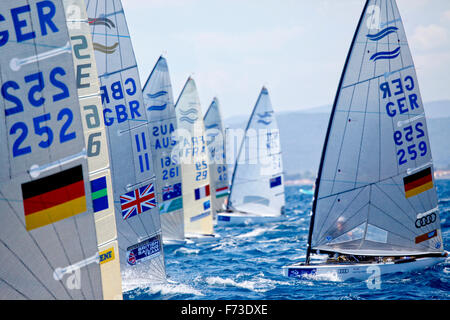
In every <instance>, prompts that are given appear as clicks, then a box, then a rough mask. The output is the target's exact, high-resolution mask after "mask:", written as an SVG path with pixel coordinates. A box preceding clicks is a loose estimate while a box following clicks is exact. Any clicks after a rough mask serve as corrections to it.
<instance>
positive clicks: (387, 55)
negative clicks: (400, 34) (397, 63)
mask: <svg viewBox="0 0 450 320" xmlns="http://www.w3.org/2000/svg"><path fill="white" fill-rule="evenodd" d="M399 54H400V47H398V48H397V49H395V50H393V51H381V52H377V53H375V54H374V55H372V56H371V57H370V60H373V61H377V60H384V59H394V58H397V57H398V55H399Z"/></svg>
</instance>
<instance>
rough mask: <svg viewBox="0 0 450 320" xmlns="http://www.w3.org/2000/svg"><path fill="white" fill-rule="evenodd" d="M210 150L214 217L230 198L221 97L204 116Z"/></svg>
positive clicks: (213, 102) (216, 99)
mask: <svg viewBox="0 0 450 320" xmlns="http://www.w3.org/2000/svg"><path fill="white" fill-rule="evenodd" d="M203 122H204V124H205V131H206V138H207V142H206V144H207V146H208V152H209V170H210V175H211V201H212V203H211V207H212V210H213V217H216V216H217V212H218V211H219V210H220V211H223V210H224V209H226V201H227V200H228V191H229V190H228V174H227V163H226V153H225V136H224V128H223V122H222V115H221V113H220V104H219V99H218V98H214V99H213V101H212V102H211V104H210V105H209V108H208V110H207V111H206V114H205V116H204V117H203Z"/></svg>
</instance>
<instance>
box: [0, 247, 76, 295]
mask: <svg viewBox="0 0 450 320" xmlns="http://www.w3.org/2000/svg"><path fill="white" fill-rule="evenodd" d="M0 244H2V245H3V246H4V247H5V248H6V249H7V250H8V251H9V252H11V254H12V255H13V256H14V257H15V258H16V259H17V260H18V261H19V262H20V263H21V264H22V265H23V267H24V268H25V269H26V270H27V271H28V272H29V273H30V274H31V275H32V276H33V277H34V278H35V279H36V281H37V282H38V283H40V284H41V286H42V287H43V288H44V289H45V290H46V291H47V292H48V293H49V294H50V295H51V296H52V297H53V298H54V299H55V300H56V296H55V295H54V294H53V292H51V291H50V289H49V288H47V286H46V285H45V284H44V283H43V282H42V281H41V280H40V279H39V277H38V276H37V275H35V274H34V272H33V271H32V270H31V269H30V268H29V267H28V266H27V264H26V263H25V262H24V261H23V260H22V259H20V258H19V256H18V255H16V253H15V252H14V250H12V249H11V248H10V247H9V246H8V245H7V244H6V243H5V242H4V241H3V239H0ZM69 297H70V295H69ZM72 299H73V298H72Z"/></svg>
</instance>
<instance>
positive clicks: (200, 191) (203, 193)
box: [195, 184, 210, 200]
mask: <svg viewBox="0 0 450 320" xmlns="http://www.w3.org/2000/svg"><path fill="white" fill-rule="evenodd" d="M209 194H210V192H209V184H207V185H206V186H203V187H200V188H197V189H195V200H200V199H201V198H204V197H208V196H209Z"/></svg>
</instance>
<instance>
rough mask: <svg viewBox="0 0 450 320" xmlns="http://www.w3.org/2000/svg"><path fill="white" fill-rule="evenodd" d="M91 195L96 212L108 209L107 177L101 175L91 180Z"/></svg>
mask: <svg viewBox="0 0 450 320" xmlns="http://www.w3.org/2000/svg"><path fill="white" fill-rule="evenodd" d="M91 197H92V206H93V208H94V212H98V211H102V210H105V209H108V207H109V205H108V190H107V188H106V177H100V178H98V179H95V180H92V181H91Z"/></svg>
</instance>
